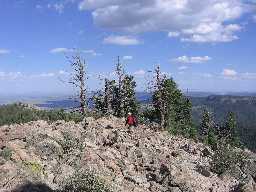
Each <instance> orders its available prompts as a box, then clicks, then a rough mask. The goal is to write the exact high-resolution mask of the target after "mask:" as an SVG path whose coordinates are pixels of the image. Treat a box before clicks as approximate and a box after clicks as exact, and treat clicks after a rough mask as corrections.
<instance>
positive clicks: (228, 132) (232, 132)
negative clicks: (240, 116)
mask: <svg viewBox="0 0 256 192" xmlns="http://www.w3.org/2000/svg"><path fill="white" fill-rule="evenodd" d="M224 130H225V131H224V133H225V135H224V137H225V138H226V139H227V141H228V142H229V143H230V144H231V145H232V146H240V141H239V138H238V136H237V132H236V130H237V122H236V117H235V114H234V113H233V112H230V113H229V114H228V116H227V119H226V123H225V127H224Z"/></svg>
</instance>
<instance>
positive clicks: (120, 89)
mask: <svg viewBox="0 0 256 192" xmlns="http://www.w3.org/2000/svg"><path fill="white" fill-rule="evenodd" d="M115 72H116V74H117V82H116V81H115V80H108V79H105V85H104V89H103V90H102V91H100V92H98V93H97V94H96V95H95V96H94V104H95V109H96V110H97V111H99V112H101V113H103V114H113V115H115V116H117V117H124V116H126V115H127V113H128V112H132V113H134V114H136V113H137V110H138V103H137V101H136V96H135V88H136V82H135V81H134V77H133V76H131V75H127V74H125V72H124V69H123V65H122V64H121V62H120V59H119V57H118V62H117V65H116V70H115Z"/></svg>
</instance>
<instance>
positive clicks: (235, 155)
mask: <svg viewBox="0 0 256 192" xmlns="http://www.w3.org/2000/svg"><path fill="white" fill-rule="evenodd" d="M245 158H246V157H245V156H244V155H243V154H242V153H241V152H237V151H235V149H234V148H233V147H232V146H230V145H229V144H226V142H225V141H221V142H219V143H218V144H217V148H216V150H215V152H214V155H213V157H212V161H211V163H210V166H211V171H212V172H214V173H217V174H218V175H221V174H223V173H225V172H226V171H230V170H231V169H232V168H235V167H241V165H243V164H244V162H245Z"/></svg>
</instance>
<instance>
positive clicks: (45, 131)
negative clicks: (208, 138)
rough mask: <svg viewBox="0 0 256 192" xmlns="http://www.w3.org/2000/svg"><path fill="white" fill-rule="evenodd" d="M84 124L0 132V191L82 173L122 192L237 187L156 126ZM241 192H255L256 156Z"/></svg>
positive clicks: (216, 191) (203, 153) (109, 121)
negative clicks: (87, 173)
mask: <svg viewBox="0 0 256 192" xmlns="http://www.w3.org/2000/svg"><path fill="white" fill-rule="evenodd" d="M87 123H88V124H87V126H84V123H79V124H75V123H74V122H64V121H57V122H54V123H52V124H48V123H47V122H45V121H36V122H30V123H27V124H23V125H10V126H2V127H0V154H2V155H0V191H11V190H12V189H14V188H15V187H16V186H18V185H20V184H23V183H26V182H28V181H30V182H41V183H45V184H46V185H48V186H49V187H50V188H51V189H53V190H57V189H59V188H61V186H62V185H63V183H64V182H65V181H66V180H67V179H68V178H69V177H70V176H72V175H73V174H74V173H76V172H77V171H81V170H86V171H90V172H92V173H94V174H95V175H97V176H98V177H99V178H101V179H102V180H104V181H105V183H107V184H108V185H109V186H111V188H112V189H113V191H122V192H132V191H134V192H143V191H145V192H150V191H151V192H157V191H170V192H207V191H209V192H229V191H235V190H236V188H237V186H239V183H240V181H239V179H237V178H236V177H234V176H231V174H224V175H223V176H221V177H219V176H217V175H216V174H214V173H212V172H211V171H210V169H209V163H210V161H211V154H212V153H213V151H211V150H210V149H209V148H208V147H207V146H205V145H204V144H202V143H196V142H195V141H193V140H189V139H185V138H182V137H177V136H172V135H170V134H169V133H168V132H165V131H158V128H157V127H154V126H152V127H148V126H145V125H139V126H138V127H136V128H132V129H130V130H129V129H128V128H127V127H125V126H124V119H118V118H115V117H108V118H107V117H104V118H99V119H94V118H92V117H89V118H87ZM248 154H250V156H251V157H252V161H251V162H252V164H251V167H249V168H248V169H249V170H250V171H251V177H250V178H249V179H248V182H247V184H246V185H244V186H243V190H244V191H246V192H253V191H256V185H255V181H254V180H253V178H254V179H255V178H256V166H255V165H256V157H255V154H253V153H250V152H249V151H248Z"/></svg>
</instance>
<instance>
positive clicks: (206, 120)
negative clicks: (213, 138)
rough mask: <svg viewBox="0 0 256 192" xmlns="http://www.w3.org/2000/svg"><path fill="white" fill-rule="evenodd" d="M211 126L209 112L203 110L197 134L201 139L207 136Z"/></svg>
mask: <svg viewBox="0 0 256 192" xmlns="http://www.w3.org/2000/svg"><path fill="white" fill-rule="evenodd" d="M211 127H212V122H211V117H210V113H209V111H207V110H204V112H203V116H202V122H201V126H200V130H199V134H200V136H201V139H202V140H203V141H205V139H206V138H207V136H208V133H209V130H210V129H211Z"/></svg>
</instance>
